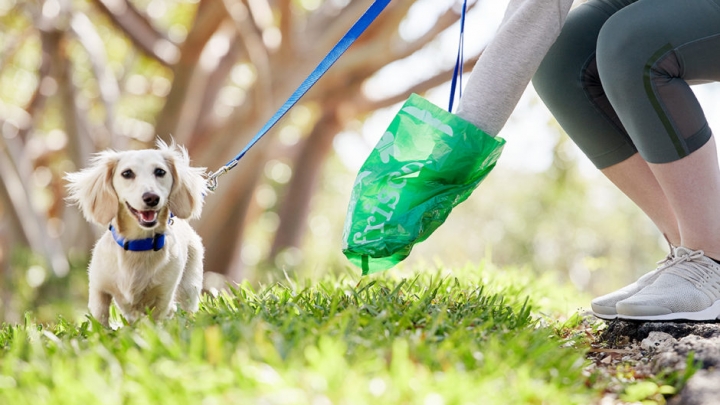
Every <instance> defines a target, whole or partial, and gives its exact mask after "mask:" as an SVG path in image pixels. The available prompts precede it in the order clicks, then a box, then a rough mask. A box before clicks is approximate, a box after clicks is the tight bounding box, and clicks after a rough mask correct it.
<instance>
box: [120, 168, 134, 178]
mask: <svg viewBox="0 0 720 405" xmlns="http://www.w3.org/2000/svg"><path fill="white" fill-rule="evenodd" d="M120 175H121V176H123V178H124V179H133V178H135V173H133V171H132V170H125V171H124V172H122V173H120Z"/></svg>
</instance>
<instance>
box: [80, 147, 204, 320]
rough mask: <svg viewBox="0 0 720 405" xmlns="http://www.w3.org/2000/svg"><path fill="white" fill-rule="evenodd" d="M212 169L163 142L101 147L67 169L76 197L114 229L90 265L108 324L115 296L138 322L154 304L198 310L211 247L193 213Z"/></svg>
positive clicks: (168, 311)
mask: <svg viewBox="0 0 720 405" xmlns="http://www.w3.org/2000/svg"><path fill="white" fill-rule="evenodd" d="M204 171H205V169H204V168H196V167H190V159H189V157H188V154H187V150H186V149H185V148H183V147H179V146H176V145H175V144H174V143H173V144H171V145H169V146H168V145H167V144H166V143H164V142H162V141H158V143H157V149H146V150H136V151H125V152H115V151H105V152H100V153H99V154H97V155H95V156H94V157H93V159H92V160H91V162H90V166H89V167H87V168H86V169H83V170H81V171H79V172H76V173H69V174H68V175H67V176H66V179H67V180H68V182H69V184H68V191H69V196H68V200H69V201H70V202H72V203H74V204H77V205H78V206H79V208H80V210H81V211H82V213H83V215H84V216H85V218H86V219H87V220H88V221H90V222H94V223H97V224H100V225H102V226H105V227H108V228H109V229H108V231H106V232H105V233H104V234H103V235H102V237H101V238H100V239H99V240H98V242H97V244H96V245H95V248H94V249H93V254H92V259H91V260H90V265H89V268H88V275H89V279H90V280H89V285H90V295H89V303H88V307H89V309H90V313H91V314H92V316H94V317H95V318H96V319H97V320H99V321H100V322H101V323H102V324H104V325H108V322H109V310H110V303H111V301H112V300H113V299H114V300H115V303H116V305H117V306H118V308H119V309H120V311H121V312H122V314H123V315H124V316H125V318H126V319H127V320H128V321H130V322H133V321H135V320H136V319H137V318H138V317H139V316H141V315H143V314H145V313H146V312H147V311H148V310H151V311H152V315H153V316H154V317H155V318H156V319H162V318H166V317H169V316H171V315H172V314H173V313H174V311H175V309H176V305H179V306H180V307H181V308H182V309H183V310H185V311H188V312H195V311H197V309H198V304H199V300H200V291H201V288H202V279H203V264H202V262H203V254H204V249H203V246H202V241H201V240H200V236H198V234H197V233H195V231H194V230H193V229H192V228H191V227H190V225H189V224H188V223H187V221H185V220H186V219H191V218H197V217H199V216H200V212H201V210H202V205H203V196H204V195H205V194H206V193H207V192H208V190H207V186H206V182H205V179H204V178H203V173H204Z"/></svg>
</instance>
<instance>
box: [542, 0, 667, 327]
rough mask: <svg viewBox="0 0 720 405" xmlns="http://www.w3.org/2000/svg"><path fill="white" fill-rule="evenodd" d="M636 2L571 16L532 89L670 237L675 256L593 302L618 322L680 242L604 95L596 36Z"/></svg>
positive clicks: (594, 1)
mask: <svg viewBox="0 0 720 405" xmlns="http://www.w3.org/2000/svg"><path fill="white" fill-rule="evenodd" d="M634 1H635V0H591V1H589V2H588V3H585V4H583V5H581V6H579V7H577V8H576V9H575V10H573V11H572V12H571V13H570V15H569V16H568V19H567V22H566V24H565V26H564V27H563V30H562V33H561V34H560V36H559V38H558V40H557V42H556V43H555V44H554V45H553V46H552V48H551V49H550V50H549V52H548V54H547V56H546V58H545V59H544V60H543V62H542V64H541V65H540V67H539V70H538V71H537V73H536V75H535V77H534V78H533V84H534V86H535V89H536V90H537V92H538V94H539V96H540V98H541V99H542V100H543V102H544V103H545V104H546V105H547V106H548V108H549V109H550V110H551V111H552V113H553V115H554V116H555V118H556V119H557V120H558V122H559V123H560V125H561V126H562V127H563V129H564V130H565V132H567V133H568V135H569V136H570V137H571V138H572V139H573V141H574V142H575V143H576V144H577V145H578V147H579V148H580V149H581V150H582V151H583V153H585V154H586V155H587V156H588V157H589V158H590V160H591V161H592V162H593V163H594V164H595V165H596V166H597V167H598V168H599V169H600V170H601V171H602V173H603V174H604V175H605V176H607V177H608V178H609V179H610V180H611V181H612V182H613V183H614V184H615V185H616V186H617V187H618V188H619V189H620V190H621V191H622V192H623V193H625V194H626V195H627V196H628V197H629V198H630V199H631V200H632V201H633V202H635V203H636V204H637V205H638V206H639V207H640V208H641V209H642V210H643V211H644V212H645V213H646V214H647V215H648V216H649V217H650V219H651V220H652V221H653V222H654V223H655V224H656V225H657V227H658V229H659V230H660V231H661V232H662V233H663V234H665V236H666V238H667V239H668V241H669V242H670V243H671V248H670V254H669V255H668V257H666V258H665V260H663V261H661V262H660V263H659V266H658V268H657V269H656V270H654V271H652V272H650V273H648V274H646V275H644V276H643V277H641V278H640V279H639V280H638V281H636V282H635V283H632V284H630V285H628V286H625V287H623V288H622V289H620V290H618V291H614V292H611V293H609V294H606V295H603V296H601V297H598V298H596V299H594V300H593V301H592V309H593V311H594V312H595V314H596V315H598V316H599V317H602V318H607V319H609V318H614V317H615V316H616V315H617V313H616V309H615V304H616V303H617V302H618V301H620V300H622V299H625V298H628V297H630V296H632V295H633V294H635V293H637V292H638V291H640V290H641V289H643V288H644V287H646V286H648V285H650V283H652V282H653V281H654V280H655V279H656V278H657V276H658V275H659V273H660V269H664V264H666V263H667V262H668V261H669V260H671V259H672V245H675V244H678V243H679V241H680V237H679V231H678V227H677V222H676V220H675V214H674V213H673V211H672V208H671V207H670V204H669V203H668V201H667V199H666V198H665V195H664V192H663V190H662V189H661V188H660V186H659V183H658V182H657V180H656V179H655V177H654V174H653V173H652V171H651V170H650V168H649V166H648V164H647V162H645V161H644V160H643V159H642V158H641V157H640V156H639V155H638V154H637V153H636V152H637V150H636V148H635V146H634V144H633V142H632V140H631V139H630V137H629V136H628V134H627V132H626V131H625V128H624V127H623V125H622V123H621V122H620V120H619V118H618V116H617V114H616V113H615V111H614V109H613V108H612V105H611V104H610V101H609V100H608V99H607V97H606V95H605V91H604V89H603V87H602V83H601V81H600V77H599V74H598V71H597V64H596V59H595V55H596V43H597V37H598V34H599V32H600V29H601V28H602V26H603V24H605V22H606V21H607V20H608V18H610V17H611V16H612V15H613V14H614V13H616V12H617V11H619V10H621V9H622V8H624V7H626V6H628V5H630V4H632V3H634Z"/></svg>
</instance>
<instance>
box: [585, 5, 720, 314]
mask: <svg viewBox="0 0 720 405" xmlns="http://www.w3.org/2000/svg"><path fill="white" fill-rule="evenodd" d="M719 49H720V1H719V0H692V1H687V2H680V3H678V2H676V1H674V0H639V1H637V2H636V3H635V4H633V5H631V6H628V7H626V8H624V9H623V10H621V11H620V12H618V13H616V14H615V15H614V16H613V17H612V18H610V19H609V20H608V22H607V23H606V24H605V25H604V26H603V29H602V30H601V33H600V35H599V38H598V54H597V64H598V70H599V73H600V78H601V81H602V83H604V86H603V87H604V89H605V91H606V93H607V97H608V99H609V100H610V102H611V104H612V106H613V107H614V109H615V111H617V114H618V116H619V118H620V120H621V122H622V124H623V126H624V127H625V128H626V129H627V131H628V133H629V135H630V137H631V138H632V141H633V143H634V144H635V145H636V147H637V148H638V150H639V152H640V154H641V156H642V157H643V159H644V160H646V161H648V162H650V163H649V165H648V167H649V169H650V171H651V172H652V174H653V176H654V177H655V178H656V179H657V183H658V184H659V185H660V187H661V189H662V191H663V193H664V195H665V198H666V199H667V203H668V204H669V205H670V207H671V209H672V212H674V213H675V218H676V221H677V223H678V230H679V234H680V244H681V245H682V246H683V247H682V248H679V249H678V250H677V252H679V253H678V255H679V256H678V257H676V259H675V260H676V264H674V265H673V266H671V268H670V269H669V270H668V271H666V272H665V273H663V274H662V275H661V276H659V277H658V279H657V280H656V281H655V282H654V283H653V284H652V285H651V286H650V287H648V288H646V289H644V290H643V291H642V292H640V293H638V294H636V295H635V296H633V297H631V298H629V299H627V300H624V301H620V302H618V304H617V310H618V312H619V313H620V315H621V316H624V317H631V318H632V317H639V318H638V319H677V317H681V318H682V317H684V318H692V319H714V318H715V317H717V316H719V315H720V266H718V265H717V264H716V263H714V262H713V261H712V260H711V259H709V258H708V257H707V256H709V257H713V258H720V169H719V168H718V160H717V149H716V147H715V142H714V140H713V139H712V133H711V131H710V128H709V127H708V124H707V121H706V119H705V116H704V114H703V112H702V109H701V107H700V105H699V103H698V102H697V100H696V98H695V96H694V94H693V92H692V91H691V89H690V88H689V85H688V81H694V80H720V53H719V52H718V50H719ZM696 250H697V251H696ZM700 250H702V251H700ZM703 251H704V253H705V254H703ZM716 279H717V280H716ZM708 280H709V281H708ZM708 282H710V283H715V282H716V283H718V286H717V287H708V286H707V283H708ZM716 312H717V313H716Z"/></svg>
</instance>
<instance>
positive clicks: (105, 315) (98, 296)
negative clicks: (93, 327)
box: [88, 289, 112, 326]
mask: <svg viewBox="0 0 720 405" xmlns="http://www.w3.org/2000/svg"><path fill="white" fill-rule="evenodd" d="M111 301H112V296H111V295H110V294H108V293H106V292H102V291H100V290H95V289H90V299H89V302H88V308H89V309H90V314H92V316H93V317H95V319H97V320H98V321H99V322H100V323H101V324H103V325H104V326H109V325H110V302H111Z"/></svg>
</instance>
